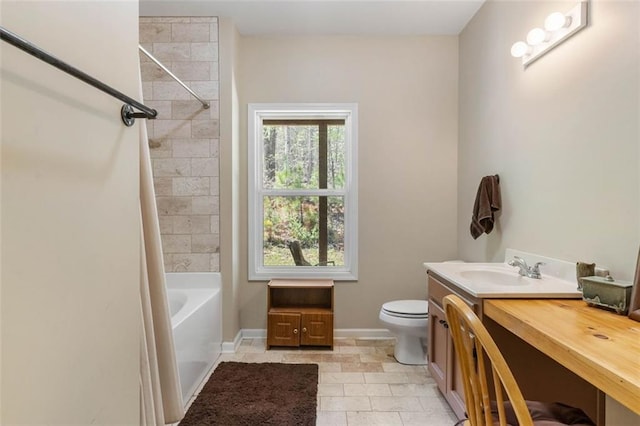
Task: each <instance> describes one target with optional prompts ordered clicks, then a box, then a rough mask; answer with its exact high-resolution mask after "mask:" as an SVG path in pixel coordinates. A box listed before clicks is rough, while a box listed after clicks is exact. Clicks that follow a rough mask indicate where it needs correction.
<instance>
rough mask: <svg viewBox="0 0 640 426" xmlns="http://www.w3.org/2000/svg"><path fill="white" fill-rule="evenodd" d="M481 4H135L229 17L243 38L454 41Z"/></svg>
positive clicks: (263, 0)
mask: <svg viewBox="0 0 640 426" xmlns="http://www.w3.org/2000/svg"><path fill="white" fill-rule="evenodd" d="M484 1H485V0H260V1H256V0H233V1H229V0H186V1H176V0H140V16H219V17H230V18H232V19H233V21H234V22H235V24H236V27H237V28H238V31H239V32H240V33H241V34H243V35H387V36H388V35H456V34H459V33H460V31H462V29H463V28H464V27H465V26H466V25H467V23H468V22H469V20H470V19H471V18H472V17H473V15H474V14H475V13H476V12H477V11H478V9H479V8H480V6H482V3H483V2H484Z"/></svg>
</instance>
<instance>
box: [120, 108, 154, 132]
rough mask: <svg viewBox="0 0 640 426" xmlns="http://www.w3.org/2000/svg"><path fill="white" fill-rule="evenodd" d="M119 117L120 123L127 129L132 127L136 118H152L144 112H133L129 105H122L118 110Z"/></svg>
mask: <svg viewBox="0 0 640 426" xmlns="http://www.w3.org/2000/svg"><path fill="white" fill-rule="evenodd" d="M120 117H122V122H123V123H124V125H125V126H127V127H131V126H133V124H134V123H135V122H136V118H152V117H149V116H148V115H147V114H145V113H144V112H135V111H134V109H133V107H132V106H131V105H129V104H124V105H122V108H120ZM153 118H155V117H153Z"/></svg>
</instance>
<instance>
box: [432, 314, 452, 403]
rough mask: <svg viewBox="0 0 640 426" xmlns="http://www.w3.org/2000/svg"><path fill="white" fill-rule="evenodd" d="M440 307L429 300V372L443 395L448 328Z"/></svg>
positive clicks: (445, 383) (445, 391)
mask: <svg viewBox="0 0 640 426" xmlns="http://www.w3.org/2000/svg"><path fill="white" fill-rule="evenodd" d="M446 319H447V318H446V316H445V313H444V311H443V310H442V308H440V306H438V305H436V304H435V303H433V302H432V301H429V372H430V373H431V377H433V379H434V380H435V381H436V384H437V385H438V389H440V392H442V394H443V395H446V394H447V376H446V371H447V358H448V357H447V352H448V350H447V349H448V346H449V330H448V329H447V328H446V327H445V325H446V322H443V321H446Z"/></svg>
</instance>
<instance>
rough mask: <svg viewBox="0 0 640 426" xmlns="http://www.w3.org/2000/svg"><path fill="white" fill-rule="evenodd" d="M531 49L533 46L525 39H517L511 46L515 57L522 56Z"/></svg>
mask: <svg viewBox="0 0 640 426" xmlns="http://www.w3.org/2000/svg"><path fill="white" fill-rule="evenodd" d="M530 51H531V47H530V46H529V45H528V44H527V43H525V42H524V41H517V42H515V43H513V46H511V56H513V57H514V58H522V57H523V56H524V55H526V54H528V53H529V52H530Z"/></svg>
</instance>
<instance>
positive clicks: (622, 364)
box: [424, 250, 640, 426]
mask: <svg viewBox="0 0 640 426" xmlns="http://www.w3.org/2000/svg"><path fill="white" fill-rule="evenodd" d="M514 252H515V251H510V250H508V251H507V257H508V258H510V257H513V255H514ZM516 253H517V254H520V253H518V252H516ZM526 255H528V254H526V253H523V257H525V256H526ZM533 256H534V257H535V255H533ZM527 260H529V258H527ZM543 260H544V261H547V262H548V265H549V268H546V267H543V268H541V269H542V278H541V279H533V278H528V277H524V276H520V275H518V273H517V271H518V269H517V268H513V267H511V266H509V265H507V264H506V263H425V264H424V266H425V268H426V269H427V286H428V295H429V296H428V303H429V362H430V363H429V367H428V368H429V371H430V373H431V375H432V376H433V378H434V380H435V382H436V384H437V386H438V388H439V390H440V391H441V392H442V394H443V395H444V397H445V398H446V400H447V402H448V403H449V405H450V406H451V408H452V409H453V411H454V412H455V414H456V415H457V416H458V418H460V419H461V418H464V417H465V414H464V412H465V405H464V386H463V383H462V375H461V372H460V371H459V367H458V364H457V362H458V361H457V358H456V353H455V350H454V347H453V341H452V338H451V335H450V332H449V330H448V328H449V325H448V323H447V321H446V316H445V313H444V311H443V305H442V299H443V298H444V297H445V296H446V295H448V294H456V295H458V296H459V297H460V298H462V299H463V300H464V301H465V302H466V303H467V304H468V305H469V306H470V307H471V308H472V309H473V310H474V312H475V313H476V314H477V315H478V317H480V319H481V320H482V322H483V323H484V324H485V326H486V327H487V329H488V330H489V332H490V333H491V335H492V337H493V338H494V340H495V341H496V344H497V345H498V347H499V348H500V351H501V352H502V354H503V355H504V357H505V359H506V360H507V363H508V364H509V366H510V368H511V370H512V372H513V374H514V376H515V377H516V380H517V381H518V384H519V386H520V388H521V390H522V392H523V394H524V396H525V398H527V399H532V400H543V401H561V402H564V403H566V404H570V405H573V406H576V407H580V408H582V409H583V410H584V411H585V412H586V413H587V414H588V415H589V416H590V417H591V418H592V419H593V420H594V421H595V422H596V423H597V424H598V425H605V424H607V425H614V426H618V425H626V424H640V423H635V422H636V421H637V419H638V417H636V415H638V414H640V371H638V366H639V365H640V359H638V357H639V354H640V326H638V325H637V324H638V323H636V322H634V321H631V320H629V319H628V318H626V317H622V316H619V315H616V314H613V313H610V312H607V311H602V310H599V309H595V308H591V307H588V306H587V305H586V303H585V302H583V301H582V300H579V299H581V293H580V291H578V290H577V283H576V282H575V265H573V264H571V263H569V262H564V263H566V264H565V265H562V264H561V263H562V261H559V262H561V263H560V264H557V263H555V262H554V260H553V259H543ZM534 261H536V260H535V259H534ZM530 263H532V262H530ZM547 269H548V270H549V271H550V272H551V273H552V274H554V275H550V274H549V275H547V274H546V273H545V270H547ZM571 275H573V277H571ZM571 278H572V279H571ZM576 299H578V300H576ZM612 323H615V324H616V325H615V327H613V328H611V327H612V326H611V325H610V324H612ZM598 327H600V328H598ZM592 329H593V330H592ZM614 329H615V331H614ZM616 333H618V334H616ZM587 336H589V337H591V340H589V338H587ZM594 336H595V337H594ZM602 336H604V337H602ZM614 336H615V337H614ZM622 336H624V338H622ZM594 339H595V340H597V341H598V342H597V343H598V344H599V345H594V341H595V340H594ZM600 341H602V342H600ZM603 351H604V352H603ZM621 351H627V352H626V354H627V355H626V356H618V355H616V354H617V353H618V354H619V353H620V352H621ZM598 354H601V356H599V355H598ZM634 356H635V358H636V359H635V361H634V359H631V360H629V359H626V358H628V357H632V358H633V357H634ZM585 360H589V362H587V361H585ZM630 392H632V393H630ZM605 401H606V402H605ZM605 405H606V406H607V410H606V417H605ZM619 408H622V411H624V410H626V411H628V413H626V414H625V415H628V414H631V417H630V418H631V419H632V420H631V423H626V421H624V422H621V421H615V420H612V419H614V418H616V417H615V412H617V411H620V410H619ZM612 416H614V417H612ZM625 418H629V416H627V417H625Z"/></svg>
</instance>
